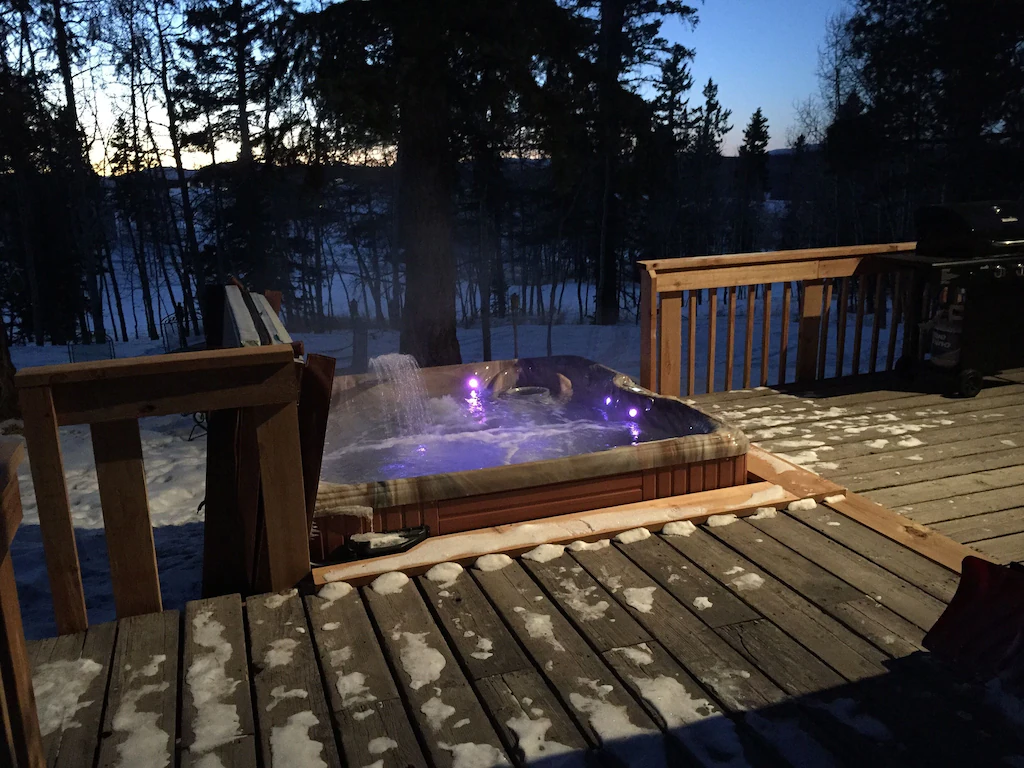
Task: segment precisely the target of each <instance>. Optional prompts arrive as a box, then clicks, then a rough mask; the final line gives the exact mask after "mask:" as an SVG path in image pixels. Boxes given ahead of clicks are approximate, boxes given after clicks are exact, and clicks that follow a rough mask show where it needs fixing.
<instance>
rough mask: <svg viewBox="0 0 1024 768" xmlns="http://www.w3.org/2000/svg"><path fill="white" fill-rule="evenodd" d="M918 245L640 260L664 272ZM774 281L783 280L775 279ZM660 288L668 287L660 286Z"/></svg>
mask: <svg viewBox="0 0 1024 768" xmlns="http://www.w3.org/2000/svg"><path fill="white" fill-rule="evenodd" d="M916 248H917V243H913V242H904V243H882V244H878V245H839V246H831V247H828V248H799V249H794V250H788V251H770V252H767V253H728V254H722V255H718V256H685V257H683V258H678V259H654V260H647V261H640V262H638V263H639V264H641V265H643V267H644V268H645V269H647V270H651V271H654V272H657V273H658V274H659V276H660V275H662V274H664V273H667V272H672V271H673V270H675V271H688V272H692V271H701V270H706V269H709V268H713V267H719V266H724V265H728V266H747V265H751V264H779V263H786V262H793V261H797V262H799V261H830V260H833V259H844V258H849V257H853V256H877V255H882V254H894V253H905V252H906V251H913V250H915V249H916ZM773 282H782V281H781V280H775V281H773ZM659 289H660V290H665V288H663V287H662V286H659Z"/></svg>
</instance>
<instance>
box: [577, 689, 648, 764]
mask: <svg viewBox="0 0 1024 768" xmlns="http://www.w3.org/2000/svg"><path fill="white" fill-rule="evenodd" d="M579 682H581V683H583V684H586V685H587V686H588V687H589V688H590V689H591V690H592V691H593V693H594V695H586V694H583V693H579V692H577V691H573V692H572V693H570V694H569V703H570V704H572V706H573V707H574V708H575V709H576V711H577V712H580V713H582V714H584V715H587V718H588V721H589V723H590V727H591V728H593V729H594V731H596V732H597V735H598V737H599V738H600V739H601V743H602V744H603V745H604V746H605V747H606V748H608V749H609V750H611V751H612V752H613V753H614V754H615V755H616V756H617V757H618V758H619V759H620V760H622V761H623V762H624V763H625V764H626V765H628V766H631V767H632V766H635V767H636V768H655V766H661V765H664V764H665V757H664V752H663V749H664V747H663V744H662V741H661V739H660V738H658V732H657V731H651V730H648V729H647V728H641V727H640V726H638V725H636V723H634V722H633V721H632V720H630V719H629V712H628V711H627V710H626V707H625V706H623V705H620V704H612V703H611V702H609V701H607V698H608V694H609V693H611V692H612V691H613V690H614V688H613V687H612V686H610V685H600V684H599V683H598V681H596V680H585V679H580V681H579ZM638 737H639V738H638Z"/></svg>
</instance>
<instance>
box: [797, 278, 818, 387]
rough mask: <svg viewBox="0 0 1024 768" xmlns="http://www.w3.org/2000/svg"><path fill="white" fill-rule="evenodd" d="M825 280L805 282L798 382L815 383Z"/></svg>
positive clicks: (798, 351)
mask: <svg viewBox="0 0 1024 768" xmlns="http://www.w3.org/2000/svg"><path fill="white" fill-rule="evenodd" d="M824 286H825V281H824V280H807V281H805V282H804V300H803V303H802V306H801V308H800V325H799V328H798V329H797V338H796V381H797V383H801V382H805V381H814V378H815V374H816V373H817V362H818V336H819V335H820V333H821V299H822V292H823V289H824Z"/></svg>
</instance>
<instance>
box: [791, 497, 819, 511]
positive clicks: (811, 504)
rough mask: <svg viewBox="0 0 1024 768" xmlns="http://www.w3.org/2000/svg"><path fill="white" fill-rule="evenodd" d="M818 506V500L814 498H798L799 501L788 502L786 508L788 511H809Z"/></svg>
mask: <svg viewBox="0 0 1024 768" xmlns="http://www.w3.org/2000/svg"><path fill="white" fill-rule="evenodd" d="M817 506H818V502H816V501H815V500H814V499H800V500H799V501H791V502H789V506H788V507H786V509H787V510H788V511H790V512H809V511H810V510H812V509H815V508H816V507H817Z"/></svg>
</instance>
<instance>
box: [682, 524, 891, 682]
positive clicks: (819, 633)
mask: <svg viewBox="0 0 1024 768" xmlns="http://www.w3.org/2000/svg"><path fill="white" fill-rule="evenodd" d="M734 526H735V524H734V525H730V526H725V527H723V528H715V529H710V530H712V531H713V532H714V533H715V536H718V534H719V532H721V531H725V530H726V529H731V528H733V527H734ZM750 530H753V529H750ZM666 538H667V540H668V541H669V543H670V544H671V545H672V546H673V547H675V548H677V549H678V550H679V551H680V552H681V553H682V554H684V555H685V556H686V557H687V558H688V559H689V560H690V561H691V562H692V563H694V564H695V565H696V566H699V567H700V568H702V569H703V570H704V571H706V572H707V573H708V574H709V575H712V576H714V577H715V578H716V579H718V580H719V581H720V582H721V583H722V584H723V586H725V587H726V588H728V589H730V590H731V591H733V592H734V593H735V594H736V595H737V596H738V597H740V598H742V599H743V600H744V601H746V602H747V603H748V604H749V605H750V606H751V607H753V608H754V609H755V610H757V611H758V613H760V614H761V615H763V616H766V617H768V618H769V619H771V620H772V621H773V622H774V623H775V624H776V625H777V626H779V627H780V628H781V629H782V631H783V632H785V633H787V634H788V636H790V637H792V638H793V639H795V640H796V641H797V642H798V643H800V644H801V645H802V646H803V647H805V648H807V649H808V650H809V651H810V652H811V653H813V654H814V655H815V656H817V657H818V658H819V659H821V660H822V661H824V662H825V663H826V664H828V666H829V667H831V669H832V670H835V673H837V674H838V675H841V676H842V678H843V679H846V680H860V679H863V678H865V677H871V676H873V675H878V674H881V673H883V672H884V671H885V668H884V666H883V665H882V661H883V659H884V656H883V655H882V653H880V652H878V651H876V649H874V648H872V647H871V645H870V644H869V643H867V642H865V641H864V640H861V639H860V638H858V637H856V636H855V635H853V633H852V632H850V631H849V630H848V629H847V628H846V627H844V626H843V625H842V624H840V623H839V622H838V621H836V620H835V619H833V618H832V617H830V616H829V615H828V614H826V613H825V612H824V611H823V610H821V609H820V608H819V607H818V606H817V605H814V604H812V603H811V602H809V601H808V600H806V599H804V598H803V597H801V596H800V594H798V591H799V587H798V586H797V584H801V585H802V586H803V587H804V588H808V587H809V585H810V584H811V583H812V582H813V577H812V576H811V574H809V573H796V572H795V569H794V572H793V573H790V574H787V576H789V577H792V578H787V579H786V580H785V583H783V581H782V580H780V579H778V578H774V577H773V576H772V574H770V573H768V572H767V571H766V570H764V568H763V567H761V566H762V565H763V562H764V560H762V559H761V558H759V560H761V562H760V563H758V564H755V563H753V562H751V561H750V560H749V559H747V557H744V556H743V555H742V554H740V552H743V553H744V554H746V555H747V556H748V557H749V556H750V554H751V553H750V552H749V551H746V550H745V549H739V552H737V551H733V550H731V549H730V548H729V547H728V546H725V544H723V543H722V541H726V542H731V543H734V544H736V543H740V544H742V542H740V541H739V537H738V536H736V535H735V534H734V535H733V536H731V537H729V538H726V537H724V536H723V537H722V538H721V540H716V538H714V537H712V536H711V535H708V534H707V533H705V532H704V531H703V530H701V531H697V532H696V533H694V534H693V535H692V536H689V537H681V536H670V537H666ZM751 541H752V543H753V544H754V547H756V548H759V551H760V548H764V547H766V545H769V542H770V541H771V540H770V539H768V538H765V539H764V540H763V541H762V542H760V543H757V542H753V540H752V539H751ZM769 546H770V545H769ZM779 554H780V553H778V552H774V553H772V558H771V559H772V561H773V562H774V561H775V560H776V558H777V557H778V555H779ZM779 559H781V558H779ZM815 575H818V574H815ZM794 582H795V583H794ZM844 587H845V588H844ZM820 594H823V595H826V596H827V597H828V598H829V599H828V603H829V604H835V603H843V602H847V601H848V600H855V599H857V598H859V597H860V595H859V594H858V593H856V592H855V591H854V590H853V589H852V588H850V587H848V586H847V585H842V586H841V587H840V586H839V585H837V584H832V583H829V582H828V581H827V580H823V583H822V589H821V591H820Z"/></svg>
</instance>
